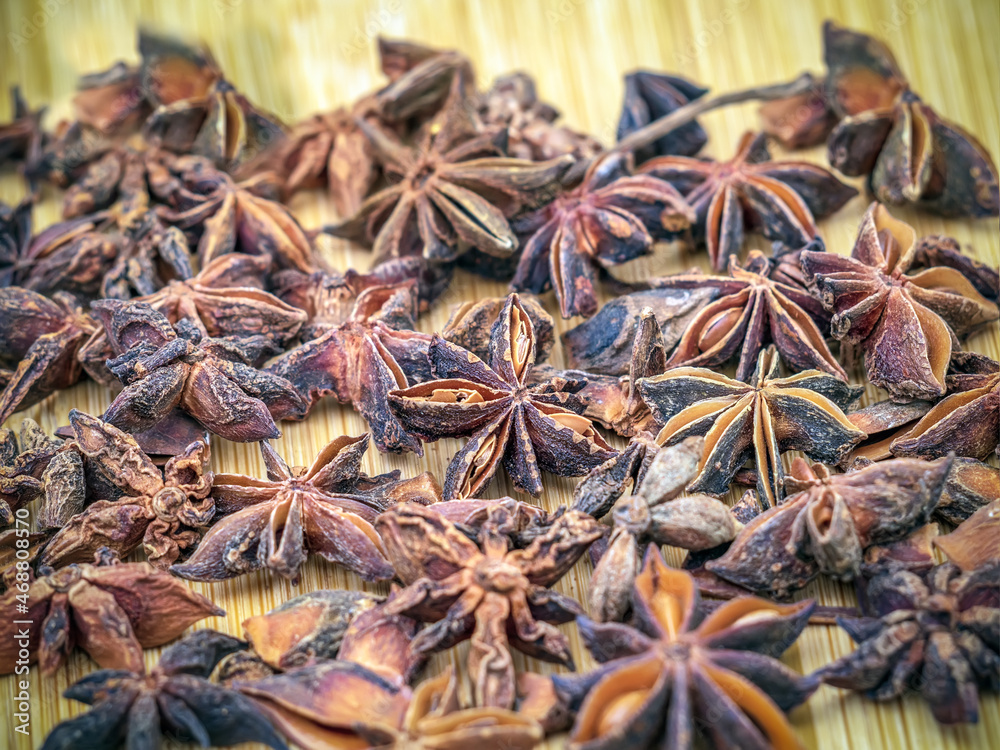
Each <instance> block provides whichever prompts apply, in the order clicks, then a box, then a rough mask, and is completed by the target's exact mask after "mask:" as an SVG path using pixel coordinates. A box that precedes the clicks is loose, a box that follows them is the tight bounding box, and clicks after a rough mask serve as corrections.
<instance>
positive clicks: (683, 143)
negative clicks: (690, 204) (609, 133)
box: [617, 70, 708, 164]
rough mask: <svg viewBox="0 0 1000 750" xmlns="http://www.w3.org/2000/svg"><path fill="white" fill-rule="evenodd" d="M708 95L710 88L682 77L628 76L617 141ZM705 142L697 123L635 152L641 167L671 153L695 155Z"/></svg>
mask: <svg viewBox="0 0 1000 750" xmlns="http://www.w3.org/2000/svg"><path fill="white" fill-rule="evenodd" d="M707 93H708V89H706V88H702V87H701V86H699V85H697V84H696V83H692V82H691V81H689V80H687V79H685V78H681V77H680V76H673V75H669V74H666V73H653V72H651V71H648V70H637V71H635V72H634V73H628V74H626V75H625V99H624V101H623V102H622V113H621V116H620V117H619V119H618V132H617V138H618V140H619V141H620V140H621V139H622V138H624V137H625V136H627V135H629V134H630V133H634V132H635V131H637V130H639V129H640V128H643V127H645V126H646V125H649V123H651V122H653V121H654V120H659V119H660V118H661V117H665V116H667V115H669V114H670V113H671V112H673V111H674V110H676V109H679V108H681V107H683V106H684V105H685V104H688V103H689V102H693V101H694V100H695V99H700V98H701V97H703V96H704V95H705V94H707ZM706 143H708V134H707V133H706V132H705V130H704V129H703V128H702V127H701V125H699V124H698V122H697V121H692V122H689V123H687V124H686V125H682V126H681V127H679V128H675V129H674V130H672V131H670V132H669V133H667V134H666V135H665V136H663V137H662V138H658V139H657V140H656V141H654V142H653V143H652V144H651V145H649V146H647V147H645V148H640V149H636V151H635V159H636V162H637V163H640V164H641V163H642V162H644V161H648V160H649V159H652V158H653V157H655V156H667V155H668V154H676V155H678V156H694V155H695V154H697V153H698V152H699V151H701V149H702V146H704V145H705V144H706Z"/></svg>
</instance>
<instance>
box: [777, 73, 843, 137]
mask: <svg viewBox="0 0 1000 750" xmlns="http://www.w3.org/2000/svg"><path fill="white" fill-rule="evenodd" d="M759 112H760V119H761V129H762V130H763V131H764V132H765V133H767V134H768V135H770V136H772V137H773V138H775V139H776V140H777V141H778V142H779V143H780V144H781V145H782V146H783V147H785V148H786V149H798V148H809V147H810V146H818V145H819V144H821V143H824V142H825V141H826V139H827V136H829V135H830V132H831V131H832V130H833V128H834V126H836V124H837V121H838V120H839V119H840V118H839V117H838V115H837V114H836V113H835V112H834V111H833V108H832V107H831V106H830V102H829V99H828V98H827V91H826V81H825V80H819V81H817V82H816V85H815V86H814V87H813V88H812V89H811V90H810V91H807V92H805V93H804V94H799V95H797V96H792V97H789V98H787V99H774V100H772V101H769V102H765V103H764V104H762V105H761V106H760V110H759Z"/></svg>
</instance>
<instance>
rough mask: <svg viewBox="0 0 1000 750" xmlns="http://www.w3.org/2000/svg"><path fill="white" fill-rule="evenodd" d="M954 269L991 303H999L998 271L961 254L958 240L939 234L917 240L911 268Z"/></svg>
mask: <svg viewBox="0 0 1000 750" xmlns="http://www.w3.org/2000/svg"><path fill="white" fill-rule="evenodd" d="M942 266H944V267H947V268H954V269H955V270H956V271H958V272H959V273H960V274H962V275H963V276H964V277H965V278H966V279H968V281H969V283H970V284H972V285H973V286H974V287H975V288H976V291H977V292H979V293H980V294H981V295H983V296H984V297H986V299H988V300H989V301H990V302H997V301H998V299H1000V271H998V270H997V269H996V268H995V267H993V266H988V265H986V264H985V263H980V262H979V261H978V260H976V259H975V258H971V257H969V256H968V255H966V254H965V253H963V252H962V250H961V248H960V247H959V244H958V240H956V239H954V238H952V237H943V236H941V235H939V234H932V235H928V236H927V237H921V238H920V239H919V240H917V244H916V246H915V247H914V248H913V265H912V266H911V268H940V267H942Z"/></svg>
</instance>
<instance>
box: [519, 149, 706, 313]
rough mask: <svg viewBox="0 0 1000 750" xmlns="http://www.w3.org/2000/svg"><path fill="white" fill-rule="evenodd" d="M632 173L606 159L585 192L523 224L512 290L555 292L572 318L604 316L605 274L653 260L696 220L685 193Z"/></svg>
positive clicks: (621, 160) (618, 160)
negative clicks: (600, 293) (600, 305)
mask: <svg viewBox="0 0 1000 750" xmlns="http://www.w3.org/2000/svg"><path fill="white" fill-rule="evenodd" d="M630 171H631V170H630V168H629V159H628V158H627V157H625V156H622V155H609V156H606V157H603V158H599V159H597V160H595V161H594V163H592V164H591V165H590V167H589V168H588V169H587V172H586V174H584V176H583V179H582V181H581V183H580V185H579V186H577V187H575V188H574V189H573V190H570V191H568V192H565V193H562V194H561V195H557V196H556V197H555V200H553V201H552V202H551V203H549V204H548V205H546V206H544V207H543V208H541V209H539V210H538V211H536V212H535V213H533V214H530V215H528V216H525V217H523V218H521V219H519V220H518V222H517V227H516V228H517V231H518V234H519V235H521V236H527V237H528V239H527V240H526V241H525V243H524V250H523V252H522V254H521V260H520V261H519V262H518V265H517V271H516V272H515V274H514V278H513V280H512V281H511V287H512V288H513V289H515V290H517V291H527V292H532V293H534V294H541V293H542V292H543V291H545V290H547V289H549V288H551V289H553V290H554V291H555V293H556V298H557V299H558V300H559V310H560V312H561V313H562V316H563V317H564V318H570V317H573V316H574V315H583V316H585V317H590V316H591V315H593V314H594V313H596V312H597V291H596V288H595V287H596V285H597V276H598V271H599V269H601V268H608V267H611V266H616V265H619V264H621V263H625V262H627V261H630V260H633V259H635V258H638V257H640V256H642V255H647V254H649V253H650V252H652V248H653V243H654V242H655V241H657V240H663V239H672V238H676V237H677V236H679V235H680V234H682V233H684V232H686V231H687V230H688V228H689V227H690V226H691V224H693V223H694V221H695V214H694V212H693V210H692V209H691V207H690V206H689V205H688V204H687V202H686V201H685V200H684V199H683V198H682V197H681V195H680V193H678V192H677V190H675V189H674V188H673V187H672V186H671V185H670V184H668V183H666V182H664V181H662V180H657V179H654V178H652V177H650V176H648V175H633V174H631V173H630Z"/></svg>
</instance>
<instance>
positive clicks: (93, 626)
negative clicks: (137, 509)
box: [0, 548, 225, 676]
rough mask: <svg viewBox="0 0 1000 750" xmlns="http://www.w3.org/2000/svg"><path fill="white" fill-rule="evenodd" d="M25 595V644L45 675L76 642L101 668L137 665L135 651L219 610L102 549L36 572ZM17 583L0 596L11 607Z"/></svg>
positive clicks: (12, 652) (10, 653)
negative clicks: (87, 560) (76, 562)
mask: <svg viewBox="0 0 1000 750" xmlns="http://www.w3.org/2000/svg"><path fill="white" fill-rule="evenodd" d="M26 591H27V598H28V601H29V602H30V605H29V609H28V611H27V612H25V613H24V617H23V618H22V619H24V620H26V621H30V625H28V644H29V645H28V651H29V653H30V656H29V659H30V661H31V662H32V663H34V662H35V661H36V660H37V661H38V665H39V669H40V670H41V672H42V674H44V675H46V676H51V675H53V674H54V673H55V672H56V671H57V670H58V669H59V667H61V666H62V665H63V663H64V662H65V660H66V658H67V657H68V656H69V655H70V654H71V653H72V652H73V650H74V649H75V648H77V647H79V648H80V649H82V650H83V651H86V652H87V653H88V654H89V655H90V657H91V658H92V659H93V660H94V661H96V662H97V664H98V666H100V667H102V668H103V669H122V670H127V671H130V672H140V671H142V669H143V666H142V664H143V662H142V651H143V649H146V648H154V647H156V646H162V645H163V644H165V643H169V642H170V641H172V640H174V639H175V638H177V637H178V636H179V635H180V634H181V633H183V632H184V630H186V629H187V628H188V627H189V626H191V625H193V624H194V623H195V622H197V621H198V620H201V619H202V618H205V617H211V616H221V615H224V614H225V611H223V610H222V609H219V608H218V607H217V606H215V604H213V603H212V602H211V601H210V600H208V599H207V598H205V597H204V596H202V595H201V594H196V593H195V592H194V591H192V590H191V589H189V588H188V587H187V586H185V585H184V584H183V583H182V582H180V581H178V580H177V579H176V578H173V577H172V576H170V575H168V574H167V573H165V572H163V571H160V570H157V569H156V568H154V567H153V566H152V565H150V564H149V563H122V562H119V561H118V557H117V555H116V554H115V553H114V552H112V551H111V550H109V549H107V548H102V549H100V550H98V551H97V553H96V554H95V556H94V561H93V562H92V563H84V564H81V565H70V566H69V567H66V568H63V569H61V570H58V571H54V572H50V573H48V574H47V575H42V576H40V577H38V578H36V579H35V580H34V581H32V582H31V584H30V586H29V587H28V588H27V589H26ZM19 596H23V593H22V592H20V591H19V590H18V589H11V590H10V591H8V592H7V593H6V594H5V595H4V597H3V599H0V602H2V603H4V604H6V605H7V606H9V607H10V608H11V610H12V611H13V609H14V606H15V603H16V601H19V599H17V597H19ZM23 625H24V623H21V624H19V625H18V626H15V624H14V622H13V620H6V621H4V622H3V623H2V624H0V635H3V636H4V641H3V646H0V673H3V674H10V673H13V672H14V669H15V659H16V658H17V651H18V648H17V645H18V642H17V640H16V639H15V630H16V629H17V628H19V627H22V626H23Z"/></svg>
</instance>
